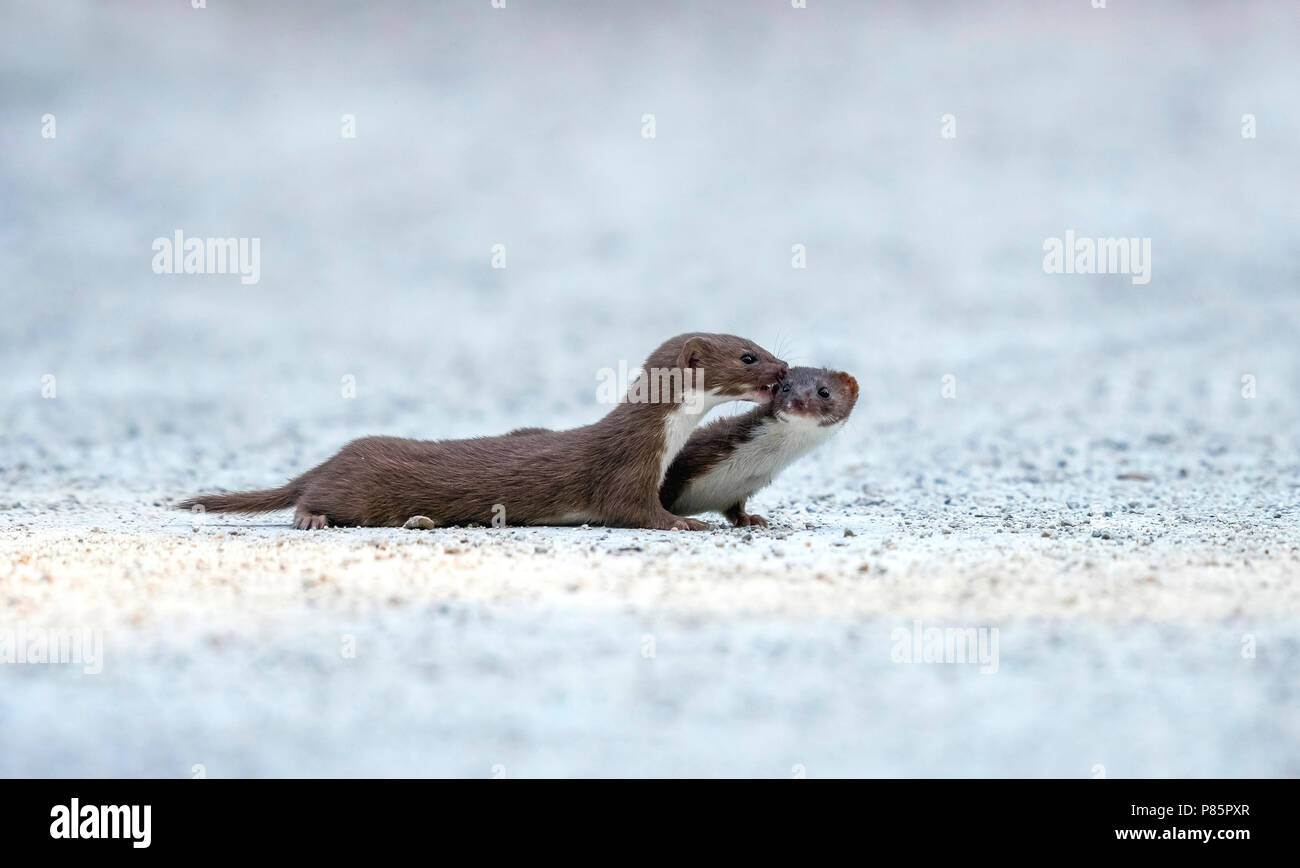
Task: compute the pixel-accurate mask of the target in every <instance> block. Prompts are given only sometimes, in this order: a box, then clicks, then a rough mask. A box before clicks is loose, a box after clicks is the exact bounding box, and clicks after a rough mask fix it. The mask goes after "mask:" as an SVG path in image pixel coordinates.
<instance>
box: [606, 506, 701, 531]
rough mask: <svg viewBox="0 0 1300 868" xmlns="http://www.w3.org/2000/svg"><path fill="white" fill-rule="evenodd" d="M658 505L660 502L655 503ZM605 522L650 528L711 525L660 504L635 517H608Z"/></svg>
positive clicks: (676, 528) (622, 525) (610, 524)
mask: <svg viewBox="0 0 1300 868" xmlns="http://www.w3.org/2000/svg"><path fill="white" fill-rule="evenodd" d="M655 506H658V504H655ZM605 524H606V525H608V526H610V527H644V528H649V529H650V530H708V529H709V526H708V524H706V523H705V522H702V521H698V520H696V519H693V518H686V517H685V516H681V515H673V514H672V513H671V512H669V511H668V510H666V509H664V508H663V507H662V506H659V508H658V509H655V508H653V507H651V508H648V509H646V511H645V512H644V513H642V514H640V515H637V516H635V517H631V516H629V517H624V518H618V519H606V521H605Z"/></svg>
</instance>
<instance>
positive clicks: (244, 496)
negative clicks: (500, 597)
mask: <svg viewBox="0 0 1300 868" xmlns="http://www.w3.org/2000/svg"><path fill="white" fill-rule="evenodd" d="M787 370H788V369H787V366H786V364H785V362H783V361H781V360H780V359H778V358H776V357H775V356H773V355H772V354H771V353H769V352H767V351H766V350H764V349H763V348H762V347H760V346H758V344H756V343H754V342H753V341H750V340H746V339H745V338H740V337H736V336H734V335H722V334H703V333H691V334H684V335H678V336H677V337H675V338H673V339H671V340H669V341H667V342H666V343H664V344H663V345H662V346H660V347H659V348H658V349H657V350H655V351H654V352H653V353H651V355H650V358H649V359H647V360H646V364H645V368H644V371H645V373H643V374H641V376H640V377H638V378H637V380H635V381H634V382H633V383H632V385H631V387H629V389H628V394H627V396H626V397H625V398H624V400H623V401H622V402H620V403H619V404H618V405H617V406H616V407H615V408H614V409H613V410H611V411H610V412H609V414H608V415H606V416H605V417H604V418H603V419H601V420H600V421H598V422H596V423H594V424H591V425H586V426H584V427H581V428H574V429H571V430H568V431H556V432H552V433H550V434H548V435H547V436H546V437H538V436H511V435H503V436H499V437H476V438H472V439H468V440H407V439H403V438H398V437H365V438H362V439H360V440H354V441H352V442H351V443H349V444H348V445H346V446H344V447H343V448H342V449H341V450H339V452H338V454H336V455H335V456H334V457H333V458H330V459H329V460H328V461H326V462H325V463H324V464H321V465H320V466H318V467H315V468H313V469H312V470H309V471H307V472H306V473H304V474H302V475H301V476H299V477H297V478H295V479H292V480H290V481H289V482H288V483H286V484H285V485H283V486H281V487H280V488H274V489H269V490H265V491H249V492H238V493H233V494H208V495H201V496H199V497H194V498H192V499H190V500H187V501H184V502H183V503H181V504H180V505H179V506H180V508H181V509H193V508H194V507H202V508H203V509H205V510H207V511H209V512H239V513H254V512H267V511H270V510H275V509H284V508H287V507H290V506H292V507H294V527H296V528H300V529H304V530H307V529H311V530H314V529H317V528H322V527H328V526H331V525H335V526H364V527H401V526H402V524H403V523H405V522H406V520H407V519H409V518H411V517H412V516H415V515H424V516H428V517H429V518H431V519H433V521H434V522H435V523H436V524H437V525H439V526H444V527H445V526H448V525H454V524H472V523H484V524H486V523H489V522H491V521H492V520H493V519H494V518H499V519H504V521H505V522H506V523H507V524H525V525H539V524H583V523H591V524H604V525H609V526H612V527H644V528H654V529H659V530H704V529H706V528H707V527H708V525H706V524H704V522H701V521H696V520H695V519H690V518H683V517H681V516H677V515H674V514H672V513H671V512H669V511H668V510H667V509H665V508H664V506H663V505H662V504H661V502H660V499H659V497H658V492H659V487H660V485H661V484H662V483H663V481H664V477H665V474H666V473H667V471H668V466H669V464H671V462H672V459H673V458H674V456H676V454H677V453H678V452H679V451H680V450H681V448H682V446H684V445H685V444H686V441H687V438H688V437H689V436H690V434H691V431H692V430H693V429H694V428H695V425H696V423H698V422H699V420H700V419H701V418H702V417H703V416H704V414H705V413H707V412H708V411H709V410H711V409H712V408H713V407H715V406H717V405H718V404H721V403H724V402H726V401H736V400H741V401H752V402H754V403H765V402H769V401H771V400H772V399H773V396H774V395H775V392H776V388H777V387H778V385H779V383H780V381H781V379H782V378H783V377H784V376H785V374H786V372H787ZM647 384H649V386H650V388H649V389H647V388H646V386H647Z"/></svg>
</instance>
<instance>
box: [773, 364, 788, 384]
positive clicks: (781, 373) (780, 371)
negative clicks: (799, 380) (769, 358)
mask: <svg viewBox="0 0 1300 868" xmlns="http://www.w3.org/2000/svg"><path fill="white" fill-rule="evenodd" d="M788 373H790V366H789V365H787V364H786V363H785V362H781V365H780V367H778V368H777V369H776V375H777V376H778V377H780V378H781V379H782V380H784V379H785V375H786V374H788Z"/></svg>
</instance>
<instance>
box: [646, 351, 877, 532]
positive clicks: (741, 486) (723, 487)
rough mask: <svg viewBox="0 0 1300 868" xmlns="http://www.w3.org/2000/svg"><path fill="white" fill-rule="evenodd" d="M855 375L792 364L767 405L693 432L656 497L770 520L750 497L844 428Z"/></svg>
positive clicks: (671, 505) (751, 521)
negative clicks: (755, 510)
mask: <svg viewBox="0 0 1300 868" xmlns="http://www.w3.org/2000/svg"><path fill="white" fill-rule="evenodd" d="M857 400H858V381H857V380H855V379H853V377H851V376H849V375H848V374H846V373H843V372H842V371H828V370H826V369H825V368H791V369H790V371H789V373H788V375H787V376H786V378H785V380H784V381H783V382H782V383H781V388H780V390H779V391H778V392H777V393H776V397H775V398H774V399H773V400H772V401H771V402H770V403H769V404H767V405H766V406H761V407H759V408H757V409H755V410H752V411H750V412H749V413H745V414H743V415H740V416H732V417H730V418H727V419H719V420H717V421H716V422H712V423H710V424H708V425H705V426H704V427H703V428H701V429H700V430H698V431H696V432H695V433H694V434H693V435H692V436H691V439H690V440H689V441H688V442H687V444H686V446H685V448H683V449H682V451H681V452H680V453H678V455H677V457H676V458H675V459H674V460H673V463H672V465H671V466H670V467H669V468H668V473H667V475H666V476H665V478H664V483H663V486H662V487H661V488H660V489H659V500H660V502H661V503H662V504H663V505H664V508H666V509H668V510H670V511H672V512H673V513H676V514H680V515H691V514H694V513H699V512H720V513H722V514H723V515H725V516H726V517H727V520H728V521H730V522H731V523H732V524H733V525H735V526H736V527H747V526H749V525H759V526H762V527H766V526H767V519H765V518H763V517H762V516H761V515H754V514H752V513H747V512H745V500H746V499H747V498H749V497H751V496H752V495H753V494H754V493H755V492H757V491H758V490H759V489H760V488H763V487H764V486H766V485H767V484H768V483H770V482H771V481H772V480H773V478H775V477H776V475H777V474H778V473H780V472H781V471H782V470H784V469H785V468H786V467H788V466H790V464H792V463H793V462H794V461H795V460H796V459H797V458H799V457H801V456H803V455H806V454H807V453H808V452H810V451H811V450H813V449H814V448H816V447H817V446H820V445H821V444H822V443H824V442H826V440H827V439H828V438H829V437H830V436H831V435H832V434H834V433H835V432H837V431H839V430H840V429H841V428H843V427H844V423H845V421H846V420H847V419H848V418H849V414H850V413H851V412H853V405H854V404H855V403H857Z"/></svg>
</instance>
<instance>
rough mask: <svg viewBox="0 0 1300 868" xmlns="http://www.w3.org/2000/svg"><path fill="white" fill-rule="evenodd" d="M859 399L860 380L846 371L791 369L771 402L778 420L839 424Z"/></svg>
mask: <svg viewBox="0 0 1300 868" xmlns="http://www.w3.org/2000/svg"><path fill="white" fill-rule="evenodd" d="M857 402H858V381H857V380H855V379H853V378H852V377H851V376H849V375H848V374H846V373H844V372H843V371H830V370H827V369H826V368H791V369H790V372H789V374H787V375H786V377H785V379H784V380H783V381H782V382H781V385H780V387H779V389H778V391H777V393H776V398H775V400H774V401H773V402H772V413H773V415H775V416H776V417H777V418H778V419H783V420H789V419H801V420H810V421H815V422H816V423H817V424H818V425H820V426H827V425H837V424H839V423H841V422H843V421H844V420H845V419H847V418H849V414H850V413H852V412H853V405H854V404H856V403H857Z"/></svg>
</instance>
